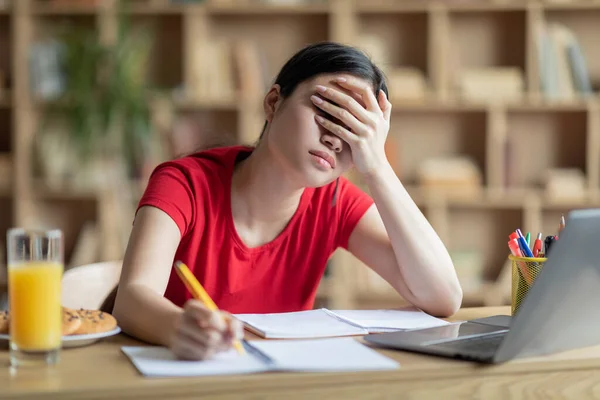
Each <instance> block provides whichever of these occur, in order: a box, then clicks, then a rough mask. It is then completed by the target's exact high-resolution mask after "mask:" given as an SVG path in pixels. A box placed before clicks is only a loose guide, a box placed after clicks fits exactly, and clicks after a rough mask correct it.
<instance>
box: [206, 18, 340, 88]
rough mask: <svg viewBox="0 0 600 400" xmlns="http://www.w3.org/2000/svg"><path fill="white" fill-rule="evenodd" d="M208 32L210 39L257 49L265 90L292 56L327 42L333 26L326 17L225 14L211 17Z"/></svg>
mask: <svg viewBox="0 0 600 400" xmlns="http://www.w3.org/2000/svg"><path fill="white" fill-rule="evenodd" d="M208 29H209V36H210V38H218V39H219V40H223V41H227V42H229V43H234V42H238V41H241V40H244V41H250V42H252V43H254V44H256V45H257V47H258V50H259V55H258V56H259V58H260V59H261V63H262V77H263V80H264V84H265V89H266V85H268V84H269V83H271V81H272V80H273V79H274V78H275V76H276V74H277V73H278V72H279V70H280V69H281V67H282V66H283V64H284V63H285V62H286V61H287V60H288V59H289V58H290V57H291V56H292V54H294V53H295V52H296V51H298V50H299V49H300V48H302V47H304V46H306V45H307V44H308V43H315V42H320V41H324V40H327V39H328V34H329V29H330V26H329V18H328V16H327V15H326V14H322V15H308V14H307V15H287V14H286V15H281V16H278V17H277V18H273V17H271V16H269V15H264V14H249V15H243V14H227V13H223V14H217V15H212V16H211V18H210V19H209V27H208ZM264 43H269V46H264ZM265 92H266V91H265Z"/></svg>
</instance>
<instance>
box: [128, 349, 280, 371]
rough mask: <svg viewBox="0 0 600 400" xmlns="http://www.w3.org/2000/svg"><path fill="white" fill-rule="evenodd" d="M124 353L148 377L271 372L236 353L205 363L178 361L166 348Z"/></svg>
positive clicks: (250, 358)
mask: <svg viewBox="0 0 600 400" xmlns="http://www.w3.org/2000/svg"><path fill="white" fill-rule="evenodd" d="M121 350H122V351H123V352H124V353H125V354H126V355H127V356H128V357H129V358H130V359H131V362H132V363H133V365H135V367H136V368H137V369H138V371H140V373H142V374H143V375H145V376H154V377H158V376H182V377H183V376H203V375H234V374H248V373H256V372H264V371H267V370H269V367H268V366H267V365H266V364H264V363H263V362H262V361H261V360H259V359H257V358H255V357H253V356H252V355H250V354H246V355H240V354H238V353H237V351H235V350H230V351H228V352H226V353H220V354H218V355H216V356H215V357H214V359H211V360H206V361H201V362H199V361H183V360H178V359H176V358H175V356H174V355H173V353H171V351H170V350H169V349H167V348H165V347H154V346H141V347H137V346H127V347H123V348H122V349H121Z"/></svg>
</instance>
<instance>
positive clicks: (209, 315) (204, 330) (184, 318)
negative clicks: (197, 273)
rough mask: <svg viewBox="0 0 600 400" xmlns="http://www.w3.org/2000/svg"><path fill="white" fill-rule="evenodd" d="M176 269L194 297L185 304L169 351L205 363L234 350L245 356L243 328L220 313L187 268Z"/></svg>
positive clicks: (176, 265)
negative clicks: (222, 353)
mask: <svg viewBox="0 0 600 400" xmlns="http://www.w3.org/2000/svg"><path fill="white" fill-rule="evenodd" d="M175 269H176V271H177V274H178V275H179V277H180V278H181V279H182V281H183V282H184V284H185V286H186V287H187V288H188V290H189V291H190V292H191V293H192V296H193V297H194V299H190V300H188V301H187V302H186V303H185V305H184V307H183V313H181V315H180V317H179V320H178V321H177V323H176V327H175V331H174V334H173V337H172V338H171V341H170V346H169V347H170V349H171V351H172V352H173V353H174V354H175V356H176V357H178V358H181V359H186V360H205V359H209V358H211V357H212V356H214V355H215V354H216V353H219V352H221V351H226V350H229V349H231V348H232V347H233V348H235V349H236V350H237V351H238V352H239V353H240V354H244V353H245V351H244V348H243V347H242V345H241V343H240V340H241V339H243V337H244V327H243V324H242V323H241V322H240V321H239V320H238V319H236V318H233V317H232V316H231V315H229V314H228V313H225V312H222V311H219V310H218V309H217V307H216V305H215V304H214V302H213V301H212V300H211V299H210V297H208V294H207V293H206V292H205V291H204V288H202V286H201V285H200V283H199V282H198V281H197V280H196V278H195V277H194V276H193V275H192V273H191V272H190V271H189V269H188V268H187V267H186V266H185V264H183V263H176V264H175Z"/></svg>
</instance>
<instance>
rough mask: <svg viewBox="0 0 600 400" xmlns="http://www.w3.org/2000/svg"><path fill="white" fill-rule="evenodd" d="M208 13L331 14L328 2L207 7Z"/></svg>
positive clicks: (237, 4) (235, 4)
mask: <svg viewBox="0 0 600 400" xmlns="http://www.w3.org/2000/svg"><path fill="white" fill-rule="evenodd" d="M206 9H207V12H208V13H210V14H211V15H225V14H227V15H242V16H244V15H261V14H262V15H273V14H279V15H284V14H287V15H325V14H327V13H329V9H330V6H329V4H328V3H327V1H322V2H314V4H267V3H260V2H255V3H244V2H242V3H231V4H230V5H228V4H218V3H209V4H207V5H206Z"/></svg>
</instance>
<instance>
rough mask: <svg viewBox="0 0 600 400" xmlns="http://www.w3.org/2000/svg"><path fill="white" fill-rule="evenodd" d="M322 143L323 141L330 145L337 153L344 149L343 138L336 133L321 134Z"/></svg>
mask: <svg viewBox="0 0 600 400" xmlns="http://www.w3.org/2000/svg"><path fill="white" fill-rule="evenodd" d="M321 143H323V144H324V145H325V146H327V147H329V148H330V149H331V150H333V151H335V152H336V153H339V152H340V151H342V147H343V143H342V139H340V138H339V137H337V136H335V135H331V134H327V133H326V134H323V135H322V136H321Z"/></svg>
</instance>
